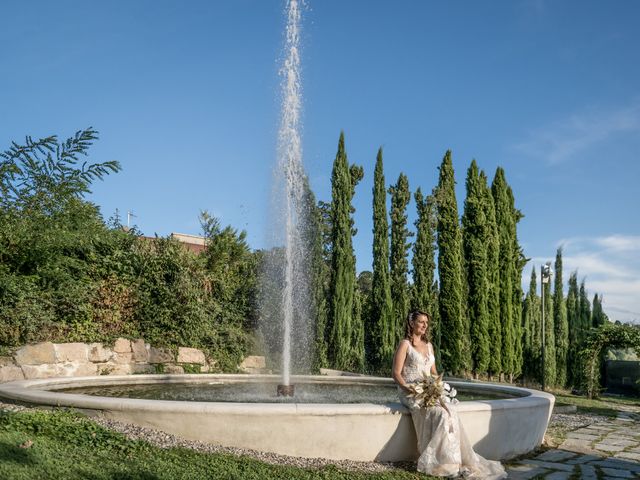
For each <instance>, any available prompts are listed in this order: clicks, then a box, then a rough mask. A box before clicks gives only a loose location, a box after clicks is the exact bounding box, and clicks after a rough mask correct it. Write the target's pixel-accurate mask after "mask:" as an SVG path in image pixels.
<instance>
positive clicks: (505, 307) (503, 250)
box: [491, 167, 516, 375]
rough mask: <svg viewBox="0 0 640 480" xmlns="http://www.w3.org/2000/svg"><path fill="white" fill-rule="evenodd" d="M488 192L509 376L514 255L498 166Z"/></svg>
mask: <svg viewBox="0 0 640 480" xmlns="http://www.w3.org/2000/svg"><path fill="white" fill-rule="evenodd" d="M491 191H492V193H493V198H494V201H495V207H496V223H497V224H498V239H499V245H500V250H499V254H498V264H499V271H500V284H499V294H498V295H499V300H500V324H501V326H502V338H501V341H502V371H503V372H504V373H508V374H511V375H512V374H513V372H514V370H515V362H516V358H515V356H516V350H515V334H516V332H515V329H514V315H513V278H514V272H513V270H514V267H515V264H514V260H513V259H514V252H513V239H512V237H511V231H512V226H511V224H512V223H513V215H512V211H511V205H510V202H509V192H508V185H507V181H506V179H505V176H504V170H503V169H502V168H501V167H498V169H497V170H496V174H495V176H494V178H493V183H492V185H491Z"/></svg>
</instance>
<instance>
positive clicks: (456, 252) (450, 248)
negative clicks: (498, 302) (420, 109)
mask: <svg viewBox="0 0 640 480" xmlns="http://www.w3.org/2000/svg"><path fill="white" fill-rule="evenodd" d="M436 198H437V202H438V229H437V231H438V238H437V243H438V273H439V276H440V282H439V286H440V295H439V298H438V304H439V314H440V319H439V321H440V326H441V329H440V333H441V347H440V349H441V355H442V363H443V367H444V369H445V370H446V371H449V372H453V373H461V372H463V371H464V369H465V367H466V366H467V365H468V364H469V360H468V359H467V358H465V357H464V354H465V351H464V343H463V342H464V338H463V336H464V327H465V319H464V318H463V317H464V311H463V305H462V294H463V289H462V235H461V232H460V223H459V217H458V203H457V201H456V192H455V179H454V172H453V164H452V162H451V151H447V153H446V154H445V156H444V158H443V159H442V164H441V165H440V175H439V180H438V187H437V197H436Z"/></svg>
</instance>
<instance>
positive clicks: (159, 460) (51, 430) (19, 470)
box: [0, 410, 430, 480]
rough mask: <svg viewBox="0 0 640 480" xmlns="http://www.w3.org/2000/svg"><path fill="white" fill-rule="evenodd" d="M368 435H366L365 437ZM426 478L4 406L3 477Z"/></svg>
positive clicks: (0, 418) (0, 427) (0, 433)
mask: <svg viewBox="0 0 640 480" xmlns="http://www.w3.org/2000/svg"><path fill="white" fill-rule="evenodd" d="M363 441H366V439H363ZM36 478H37V479H52V480H55V479H64V480H74V479H92V480H93V479H96V480H97V479H105V480H106V479H110V480H116V479H118V480H124V479H131V480H132V479H144V480H155V479H189V480H197V479H207V480H209V479H217V478H220V479H260V480H262V479H363V480H364V479H372V480H373V479H418V478H420V479H427V478H430V477H427V476H425V475H419V474H417V473H412V472H404V471H397V472H393V473H360V472H350V471H343V470H339V469H337V468H335V467H325V468H323V469H319V470H312V469H301V468H295V467H285V466H276V465H269V464H266V463H263V462H260V461H257V460H254V459H252V458H248V457H239V456H232V455H223V454H208V453H200V452H195V451H192V450H189V449H184V448H172V449H161V448H158V447H155V446H153V445H151V444H149V443H147V442H142V441H133V440H129V439H127V438H126V437H125V436H124V435H122V434H120V433H116V432H111V431H109V430H106V429H104V428H102V427H101V426H99V425H97V424H96V423H94V422H92V421H91V420H89V419H87V418H85V417H83V416H81V415H78V414H74V413H69V412H63V411H53V412H50V411H36V410H32V411H31V410H30V411H23V412H7V411H0V479H2V480H23V479H24V480H31V479H36Z"/></svg>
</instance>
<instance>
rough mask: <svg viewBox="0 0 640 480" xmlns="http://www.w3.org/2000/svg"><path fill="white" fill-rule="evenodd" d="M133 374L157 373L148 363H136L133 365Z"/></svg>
mask: <svg viewBox="0 0 640 480" xmlns="http://www.w3.org/2000/svg"><path fill="white" fill-rule="evenodd" d="M131 373H156V369H155V367H154V366H153V365H149V364H148V363H134V364H133V365H131Z"/></svg>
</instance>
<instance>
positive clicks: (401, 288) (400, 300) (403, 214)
mask: <svg viewBox="0 0 640 480" xmlns="http://www.w3.org/2000/svg"><path fill="white" fill-rule="evenodd" d="M389 194H390V195H391V300H392V302H393V317H394V320H395V328H394V331H395V334H394V337H393V340H394V344H397V343H398V342H399V341H400V339H401V338H402V337H403V336H404V324H405V319H406V318H407V314H408V313H409V284H408V282H407V275H408V273H409V261H408V259H407V254H408V250H409V247H410V246H411V244H410V243H408V242H407V239H408V238H409V236H411V232H409V230H408V229H407V205H408V204H409V200H410V199H411V194H410V193H409V180H408V179H407V176H406V175H405V174H404V173H401V174H400V176H399V177H398V182H397V183H396V184H395V185H392V186H391V187H389Z"/></svg>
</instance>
